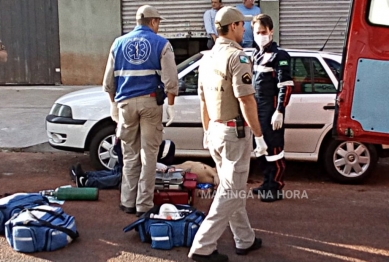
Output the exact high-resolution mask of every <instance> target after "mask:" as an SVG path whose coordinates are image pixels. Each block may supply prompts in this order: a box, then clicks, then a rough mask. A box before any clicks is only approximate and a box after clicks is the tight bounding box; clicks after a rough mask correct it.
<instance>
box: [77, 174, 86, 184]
mask: <svg viewBox="0 0 389 262" xmlns="http://www.w3.org/2000/svg"><path fill="white" fill-rule="evenodd" d="M87 181H88V178H87V177H86V176H80V175H77V173H76V185H77V187H86V182H87Z"/></svg>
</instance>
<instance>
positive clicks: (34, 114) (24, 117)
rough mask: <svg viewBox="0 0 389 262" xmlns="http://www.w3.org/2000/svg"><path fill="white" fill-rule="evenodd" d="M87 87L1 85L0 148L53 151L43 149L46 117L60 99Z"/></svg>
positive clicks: (45, 147) (47, 148)
mask: <svg viewBox="0 0 389 262" xmlns="http://www.w3.org/2000/svg"><path fill="white" fill-rule="evenodd" d="M89 87H90V86H1V87H0V97H1V103H0V149H2V150H17V151H20V150H24V151H28V150H31V151H54V150H52V149H51V148H50V147H48V146H46V145H47V135H46V130H45V119H46V115H48V114H49V112H50V109H51V106H52V105H53V104H54V102H55V100H56V99H57V98H59V97H60V96H62V95H64V94H66V93H69V92H72V91H76V90H80V89H84V88H89Z"/></svg>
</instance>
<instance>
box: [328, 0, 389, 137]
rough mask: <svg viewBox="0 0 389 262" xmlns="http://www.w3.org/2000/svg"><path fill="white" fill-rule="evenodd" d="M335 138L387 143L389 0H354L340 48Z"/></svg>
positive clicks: (388, 118) (388, 115) (388, 117)
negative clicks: (343, 41)
mask: <svg viewBox="0 0 389 262" xmlns="http://www.w3.org/2000/svg"><path fill="white" fill-rule="evenodd" d="M341 79H342V81H341V82H340V85H339V92H338V94H337V103H336V109H335V118H334V126H335V128H334V131H335V132H336V136H337V138H340V139H346V140H347V139H353V140H358V141H360V142H366V143H374V144H389V0H353V1H352V3H351V9H350V18H349V21H348V31H347V37H346V41H345V47H344V50H343V61H342V72H341Z"/></svg>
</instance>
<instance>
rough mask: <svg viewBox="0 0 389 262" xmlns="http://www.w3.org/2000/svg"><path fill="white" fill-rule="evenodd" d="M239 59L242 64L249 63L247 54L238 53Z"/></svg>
mask: <svg viewBox="0 0 389 262" xmlns="http://www.w3.org/2000/svg"><path fill="white" fill-rule="evenodd" d="M239 60H240V62H241V63H242V64H250V59H249V58H248V57H247V56H244V55H240V56H239Z"/></svg>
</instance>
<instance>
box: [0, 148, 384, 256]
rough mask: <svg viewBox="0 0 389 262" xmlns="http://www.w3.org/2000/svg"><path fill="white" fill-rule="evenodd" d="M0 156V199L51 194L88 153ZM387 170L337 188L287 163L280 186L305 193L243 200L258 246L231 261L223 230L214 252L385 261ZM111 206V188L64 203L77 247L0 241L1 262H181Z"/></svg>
mask: <svg viewBox="0 0 389 262" xmlns="http://www.w3.org/2000/svg"><path fill="white" fill-rule="evenodd" d="M0 159H2V164H1V166H0V194H1V193H13V192H22V191H26V192H36V191H39V190H42V189H51V188H52V189H54V188H56V187H58V186H61V185H66V184H69V183H70V182H71V181H70V179H69V176H68V167H69V166H70V165H71V164H74V163H76V162H81V163H82V164H83V166H84V167H85V169H89V168H90V166H89V159H88V157H87V156H85V155H83V154H74V153H72V154H70V153H20V152H16V153H15V152H11V153H0ZM177 161H181V160H180V159H179V160H177ZM388 170H389V162H388V161H386V162H381V163H380V164H379V165H378V168H377V170H376V172H375V173H374V175H373V176H372V177H371V179H369V180H368V181H366V183H365V184H363V185H340V184H336V183H333V182H332V181H330V180H329V179H328V178H327V177H326V176H325V175H324V174H323V172H322V171H321V168H320V166H319V165H317V164H306V163H288V170H287V187H286V188H285V189H286V190H299V192H300V193H302V192H306V196H307V198H305V197H304V198H300V199H299V198H295V199H293V198H291V199H287V200H283V201H279V202H275V203H262V202H260V201H259V200H258V199H254V198H250V199H248V200H247V209H248V214H249V218H250V221H251V224H252V226H253V228H255V230H256V233H257V235H258V236H259V237H261V238H262V239H263V247H262V248H261V249H260V250H258V251H256V252H253V253H250V254H249V255H248V256H246V257H244V258H243V257H239V256H236V255H235V254H234V245H233V240H232V236H231V233H230V232H229V230H228V229H227V230H226V232H225V233H224V234H223V236H222V238H221V239H220V241H219V250H220V251H221V252H224V253H227V254H228V255H229V257H230V261H243V260H244V261H266V262H272V261H275V262H283V261H298V262H303V261H307V262H308V261H309V262H312V261H357V262H360V261H389V243H388V239H389V233H388V232H389V227H388V223H389V208H388V204H389V198H388V196H389V193H388V188H389V176H388ZM252 173H253V174H252V176H251V177H250V180H249V184H248V187H253V186H256V185H258V183H259V181H260V176H259V172H258V171H254V172H252ZM288 192H292V191H288ZM287 194H291V193H287ZM287 196H288V195H287ZM300 196H302V195H301V194H300ZM118 203H119V192H118V191H117V190H101V191H100V197H99V200H98V201H93V202H83V201H79V202H78V201H67V202H66V203H65V204H64V205H63V208H64V209H65V211H66V212H68V213H69V214H72V215H74V216H75V217H76V223H77V228H78V230H79V232H80V238H79V239H78V240H77V241H76V242H74V243H72V244H70V245H69V246H68V247H66V248H64V249H61V250H58V251H55V252H40V253H34V254H21V253H17V252H14V251H13V250H12V249H11V248H10V247H9V246H8V244H7V243H6V240H5V238H4V237H2V236H1V237H0V261H188V259H187V257H186V255H187V252H188V249H187V248H174V249H173V250H170V251H161V250H155V249H151V248H150V245H149V244H145V243H141V242H140V241H139V238H138V236H137V234H136V233H135V232H129V233H123V232H122V228H123V227H124V226H126V225H127V224H129V223H130V222H132V221H134V220H135V219H136V218H135V216H134V215H127V214H125V213H123V212H121V211H120V210H119V209H118ZM209 204H210V200H206V199H197V203H196V207H197V208H198V209H200V210H203V211H207V210H208V207H209Z"/></svg>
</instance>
